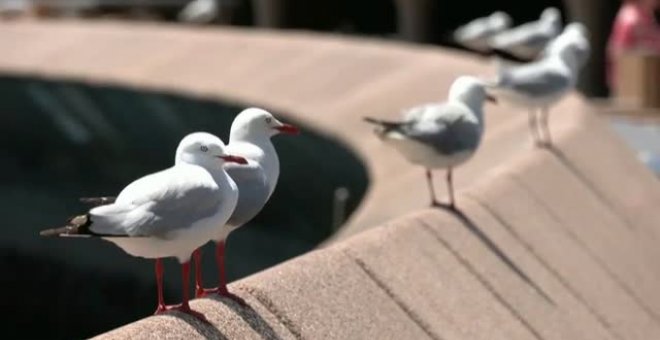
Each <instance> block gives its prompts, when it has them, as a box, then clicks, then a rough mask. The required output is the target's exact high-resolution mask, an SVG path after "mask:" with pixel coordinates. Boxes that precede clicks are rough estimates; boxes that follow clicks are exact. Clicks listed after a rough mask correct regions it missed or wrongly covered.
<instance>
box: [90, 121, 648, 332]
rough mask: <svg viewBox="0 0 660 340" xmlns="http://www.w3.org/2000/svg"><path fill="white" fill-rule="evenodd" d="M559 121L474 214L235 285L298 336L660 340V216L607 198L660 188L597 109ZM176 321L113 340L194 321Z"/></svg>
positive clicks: (407, 228)
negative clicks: (550, 137)
mask: <svg viewBox="0 0 660 340" xmlns="http://www.w3.org/2000/svg"><path fill="white" fill-rule="evenodd" d="M559 126H560V128H559V133H558V134H557V137H558V138H557V144H556V149H554V150H535V151H530V152H527V153H521V154H519V155H518V156H516V157H513V158H512V159H511V160H509V161H508V162H507V164H506V165H502V166H500V167H498V168H497V169H495V170H494V171H492V172H491V173H490V174H489V175H488V176H487V178H484V179H482V180H480V181H479V182H477V183H475V184H474V185H473V186H470V187H469V188H467V189H466V190H464V191H463V192H462V193H461V195H460V196H459V200H460V201H459V202H460V206H461V214H455V213H452V212H447V211H443V210H437V209H426V210H421V211H418V212H415V213H412V214H410V215H408V216H405V217H402V218H399V219H397V220H395V221H393V222H390V223H387V224H385V225H382V226H380V227H378V228H374V229H371V230H368V231H366V232H363V233H361V234H359V235H357V236H354V237H351V238H349V239H347V240H345V241H340V242H336V243H335V244H333V245H331V246H329V247H326V248H324V249H321V250H317V251H314V252H312V253H310V254H307V255H304V256H302V257H299V258H296V259H293V260H291V261H288V262H286V263H284V264H282V265H279V266H277V267H274V268H272V269H269V270H267V271H265V272H263V273H259V274H256V275H253V276H252V277H249V278H247V279H244V280H241V281H239V282H236V283H234V284H232V286H231V288H232V289H233V290H237V291H239V292H241V295H242V296H245V297H248V298H249V299H250V301H251V302H252V301H253V302H254V303H255V305H256V306H257V307H253V308H255V310H258V309H259V308H262V307H261V306H267V307H266V309H267V310H268V311H267V312H266V314H265V315H266V316H265V317H264V319H267V320H271V319H272V316H271V315H275V318H274V320H275V321H273V322H274V323H273V324H272V326H271V328H272V329H277V330H280V329H286V330H288V332H290V333H288V332H285V331H282V333H276V334H277V337H280V335H279V334H283V335H282V336H281V337H282V338H284V337H286V336H287V335H291V334H292V335H293V336H294V337H296V338H333V339H345V338H349V337H350V338H375V337H376V338H414V339H421V338H431V339H594V340H596V339H655V338H658V337H660V320H659V319H658V317H657V315H658V313H659V312H660V309H659V307H660V293H658V292H657V290H656V289H653V287H657V286H658V285H660V267H659V266H658V265H657V261H654V258H657V257H655V256H654V254H656V253H657V252H658V250H657V247H655V246H654V245H653V244H654V242H652V241H649V238H650V237H652V235H654V234H655V233H657V232H658V230H657V228H658V225H656V226H651V225H650V223H651V221H660V212H658V211H657V210H653V209H650V210H645V208H642V207H639V206H638V205H634V206H633V207H634V210H632V211H634V212H638V213H639V214H638V215H634V214H631V212H630V211H628V210H627V209H632V208H631V207H629V206H627V205H626V202H628V199H630V196H628V198H626V197H622V196H620V195H617V196H614V195H613V196H606V194H604V193H606V192H608V191H609V190H611V191H612V192H615V191H617V190H616V188H617V187H618V186H622V185H623V186H626V187H627V188H628V189H625V190H624V189H623V188H621V190H623V192H625V191H626V190H631V189H629V188H631V187H632V188H636V187H640V188H641V187H643V188H644V189H643V190H641V189H640V190H639V191H635V195H636V196H635V198H636V201H638V202H640V203H638V204H640V205H642V203H641V202H644V203H643V205H644V206H646V205H647V204H648V205H650V204H651V203H652V202H655V203H656V204H657V203H660V200H658V199H657V197H656V196H657V195H656V193H657V192H658V190H659V189H660V185H659V184H658V182H657V180H656V179H655V178H654V177H653V175H652V174H651V173H650V172H649V171H647V170H646V169H645V168H643V166H642V165H641V164H639V163H638V162H637V161H636V160H635V159H634V158H633V157H631V156H630V154H629V153H630V152H629V151H628V150H626V149H625V148H624V147H622V144H621V142H620V141H618V140H617V139H616V136H614V135H613V133H612V132H610V131H608V128H607V127H606V126H605V125H603V124H601V123H600V122H599V120H598V118H597V117H594V116H593V115H592V114H590V113H578V114H576V115H575V117H574V119H573V120H571V121H566V122H563V123H560V124H559ZM589 140H593V141H594V142H593V143H587V141H589ZM576 150H579V154H578V151H576ZM584 158H591V159H588V160H585V161H580V160H584ZM597 159H610V160H616V162H615V163H616V164H618V165H617V166H609V167H604V166H597V165H598V162H597V161H596V160H597ZM621 169H625V170H626V172H619V171H622V170H621ZM617 172H618V173H617ZM626 174H635V176H626ZM619 177H625V179H621V180H620V181H616V182H603V183H598V184H594V183H590V184H587V183H586V182H585V181H587V180H588V181H596V180H597V179H599V178H619ZM619 192H622V191H619ZM599 195H603V196H602V197H600V196H599ZM642 212H643V213H642ZM629 219H630V220H629ZM646 221H648V222H646ZM644 223H649V224H648V225H645V224H644ZM255 299H256V300H255ZM217 305H219V304H218V303H210V302H201V301H200V302H197V303H196V304H195V307H196V308H199V309H200V310H202V311H205V312H209V313H218V308H217ZM220 306H221V307H222V306H223V305H220ZM220 310H221V311H222V313H223V314H224V313H226V315H224V317H223V320H225V321H223V323H222V324H218V325H217V327H218V330H219V331H220V332H223V333H224V332H234V331H235V330H236V329H243V328H245V326H244V325H243V324H242V322H240V319H239V318H238V317H237V315H238V314H239V313H244V312H241V309H240V308H233V309H227V308H225V307H222V308H221V309H220ZM262 311H263V309H262ZM167 318H168V317H152V318H148V319H147V320H146V321H141V322H139V323H136V324H135V325H128V326H126V327H123V328H120V329H118V330H115V331H112V332H110V333H108V334H105V335H103V337H105V338H126V337H133V336H134V335H138V334H149V333H148V332H149V329H150V328H151V327H156V325H158V327H157V328H162V327H167V329H172V331H178V330H179V329H186V327H180V326H179V323H180V321H168V322H165V320H170V319H167ZM149 320H153V321H149ZM156 320H163V322H161V323H158V322H157V321H156ZM172 320H174V319H172ZM214 320H215V319H214ZM226 320H232V321H230V322H227V321H226ZM233 320H238V321H239V322H233ZM147 322H152V324H149V323H147ZM177 322H179V323H177ZM149 325H153V326H149ZM136 329H138V330H140V332H146V333H135V332H136ZM154 331H156V330H155V329H154ZM262 335H263V333H262ZM271 335H272V334H271Z"/></svg>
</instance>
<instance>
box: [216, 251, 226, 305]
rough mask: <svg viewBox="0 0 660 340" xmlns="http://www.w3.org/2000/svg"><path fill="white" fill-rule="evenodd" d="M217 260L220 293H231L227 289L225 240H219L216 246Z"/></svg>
mask: <svg viewBox="0 0 660 340" xmlns="http://www.w3.org/2000/svg"><path fill="white" fill-rule="evenodd" d="M215 261H216V264H217V265H218V294H221V295H222V294H226V293H229V291H228V290H227V274H226V272H225V241H224V240H222V241H220V242H218V244H216V246H215Z"/></svg>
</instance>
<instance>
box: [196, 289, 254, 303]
mask: <svg viewBox="0 0 660 340" xmlns="http://www.w3.org/2000/svg"><path fill="white" fill-rule="evenodd" d="M211 295H218V296H220V297H224V298H228V299H231V300H233V301H234V302H236V303H238V304H239V305H241V306H243V307H245V306H247V302H245V300H243V298H242V297H240V296H238V295H236V294H232V293H230V292H229V290H227V289H226V288H225V289H222V288H208V289H203V288H202V289H201V291H200V290H198V291H197V294H196V297H198V298H200V297H208V296H211Z"/></svg>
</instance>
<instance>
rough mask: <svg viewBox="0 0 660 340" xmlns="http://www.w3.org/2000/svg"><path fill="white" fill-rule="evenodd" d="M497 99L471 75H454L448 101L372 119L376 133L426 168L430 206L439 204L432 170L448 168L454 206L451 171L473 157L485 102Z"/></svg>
mask: <svg viewBox="0 0 660 340" xmlns="http://www.w3.org/2000/svg"><path fill="white" fill-rule="evenodd" d="M486 100H488V101H491V102H497V101H496V100H495V98H494V97H492V96H491V95H489V94H488V93H486V89H485V86H484V82H483V81H482V80H480V79H477V78H475V77H472V76H461V77H459V78H457V79H456V80H455V81H454V83H453V84H452V85H451V88H450V89H449V100H448V101H447V102H444V103H432V104H426V105H421V106H417V107H414V108H411V109H409V110H407V111H404V120H403V121H401V122H390V121H385V120H380V119H375V118H369V117H367V118H365V121H367V122H368V123H371V124H375V125H377V128H376V130H375V132H376V135H377V136H378V137H379V138H380V139H381V140H383V141H384V142H385V143H387V144H389V145H391V146H392V147H394V148H395V149H397V150H398V151H399V152H400V153H401V154H402V155H403V156H404V157H405V158H406V159H408V160H409V161H410V162H411V163H413V164H417V165H421V166H423V167H425V168H426V179H427V181H428V187H429V192H430V194H431V206H442V204H440V203H438V201H437V200H436V197H435V190H434V188H433V177H432V176H433V175H432V172H431V169H438V168H441V169H447V190H448V192H449V204H448V206H449V208H451V209H455V201H454V188H453V180H452V171H453V168H455V167H456V166H458V165H460V164H462V163H464V162H465V161H467V160H468V159H470V158H471V157H472V155H473V154H474V152H475V151H476V150H477V148H478V147H479V143H480V142H481V135H482V134H483V129H484V126H483V124H484V121H483V104H484V101H486Z"/></svg>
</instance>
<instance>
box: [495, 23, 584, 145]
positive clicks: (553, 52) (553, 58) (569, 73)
mask: <svg viewBox="0 0 660 340" xmlns="http://www.w3.org/2000/svg"><path fill="white" fill-rule="evenodd" d="M589 53H590V45H589V40H588V32H587V29H586V27H585V26H584V25H583V24H581V23H577V22H575V23H571V24H569V25H567V26H566V28H565V29H564V31H563V32H562V34H561V35H559V36H558V37H557V38H556V39H554V40H553V41H552V42H551V43H550V44H549V45H548V46H547V47H546V49H545V50H544V51H543V52H542V53H541V58H540V59H539V60H538V61H535V62H531V63H528V64H524V65H520V66H512V67H509V68H501V69H500V70H499V71H498V73H499V74H498V77H497V79H496V80H495V81H493V82H492V83H490V84H489V87H491V88H492V91H493V92H495V93H497V94H498V97H502V98H503V99H504V100H507V101H509V102H510V103H512V104H513V105H515V106H519V107H523V108H527V109H529V110H530V111H529V126H530V130H531V133H532V138H533V140H534V142H535V143H536V145H537V146H543V145H549V144H551V143H552V140H551V136H550V130H549V128H548V108H549V107H550V106H551V105H553V104H555V103H556V102H558V101H559V100H560V99H561V98H563V96H564V95H565V94H567V93H568V92H570V91H571V90H573V89H574V88H575V85H576V83H577V80H578V74H579V71H580V69H581V68H582V66H584V64H585V63H586V61H587V59H588V57H589ZM537 111H540V125H541V126H540V127H538V126H537V125H539V123H538V122H537V119H538V118H537ZM543 131H545V135H546V138H545V140H544V138H543V133H542V132H543Z"/></svg>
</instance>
